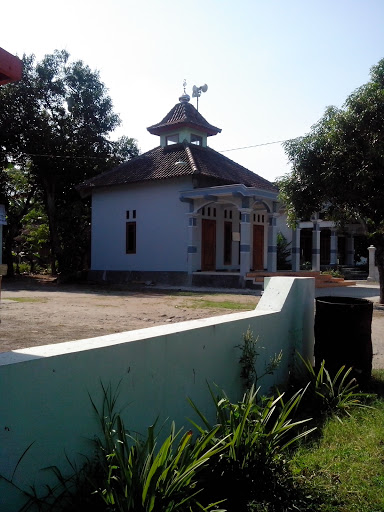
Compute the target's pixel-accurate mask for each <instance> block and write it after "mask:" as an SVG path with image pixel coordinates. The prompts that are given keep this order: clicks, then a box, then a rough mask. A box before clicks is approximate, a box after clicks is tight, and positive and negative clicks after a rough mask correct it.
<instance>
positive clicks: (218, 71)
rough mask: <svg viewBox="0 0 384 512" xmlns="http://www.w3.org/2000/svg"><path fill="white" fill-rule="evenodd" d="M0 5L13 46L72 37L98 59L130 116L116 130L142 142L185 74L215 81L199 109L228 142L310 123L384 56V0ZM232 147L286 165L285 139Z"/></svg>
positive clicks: (258, 161)
mask: <svg viewBox="0 0 384 512" xmlns="http://www.w3.org/2000/svg"><path fill="white" fill-rule="evenodd" d="M1 11H2V16H1V17H2V20H3V23H2V31H1V32H2V33H1V40H0V45H1V46H2V47H3V48H4V49H6V50H7V51H9V52H11V53H14V54H18V55H19V56H21V55H22V54H23V53H27V54H31V53H34V54H35V55H36V57H37V58H39V59H40V58H41V57H42V56H43V55H44V54H46V53H50V52H52V51H53V50H54V49H66V50H67V51H68V52H69V53H70V54H71V57H72V58H73V59H82V60H83V61H84V62H85V63H86V64H88V65H89V66H90V67H91V68H92V69H97V70H99V71H100V76H101V79H102V80H103V82H104V83H105V84H106V86H107V87H108V89H109V94H110V96H111V98H112V100H113V103H114V108H115V111H116V112H118V113H119V114H120V116H121V119H122V125H121V127H120V128H119V130H118V131H117V133H116V136H118V135H123V134H124V135H127V136H129V137H134V138H136V139H137V140H138V143H139V146H140V148H141V150H142V151H147V150H149V149H151V148H152V147H155V146H157V145H158V138H157V137H156V136H153V135H150V134H149V133H148V132H147V131H146V127H147V126H150V125H152V124H155V123H157V122H159V121H160V120H161V119H162V118H163V117H164V116H165V114H166V113H167V112H168V111H169V110H170V109H171V108H172V107H173V106H174V105H175V104H176V103H177V102H178V98H179V96H180V95H181V93H182V91H183V87H182V83H183V80H184V79H186V80H187V83H188V85H187V92H189V94H191V90H192V86H193V85H197V86H200V85H202V84H204V83H207V84H208V91H207V92H206V93H205V94H203V95H202V96H201V98H200V101H199V111H200V112H201V114H202V115H203V116H204V117H205V118H206V119H207V121H208V122H210V123H211V124H213V125H215V126H218V127H220V128H221V129H222V133H221V134H219V135H216V136H214V137H210V138H209V145H210V146H211V147H213V148H214V149H216V150H217V151H222V150H227V149H232V148H239V147H244V146H252V145H257V144H263V143H268V142H273V141H280V140H285V139H289V138H294V137H297V136H300V135H303V134H305V133H307V132H308V131H309V130H310V127H311V125H313V124H314V123H315V122H316V121H317V120H318V119H319V118H320V117H321V115H322V113H323V112H324V109H325V108H326V107H327V106H328V105H336V106H342V104H343V102H344V100H345V99H346V97H347V96H348V95H349V94H350V93H351V92H352V91H353V90H354V89H356V88H357V87H359V86H360V85H362V84H363V83H365V82H367V81H368V80H369V70H370V68H371V66H373V65H374V64H376V63H377V62H378V61H379V60H380V59H381V58H384V29H383V20H384V1H383V0H348V1H347V0H312V1H308V0H263V1H261V0H253V1H251V0H237V1H236V2H235V1H234V0H232V1H229V0H205V1H203V0H195V1H194V2H180V1H175V0H174V1H171V0H141V1H133V0H125V1H123V0H109V1H108V2H106V1H99V0H93V1H88V0H77V1H74V0H67V1H66V2H58V1H57V0H56V1H55V0H50V1H46V0H36V1H34V2H31V1H30V0H18V1H13V2H7V3H6V4H5V5H4V4H3V5H2V7H1ZM191 101H192V102H193V103H194V105H195V106H196V103H195V100H191ZM224 154H225V155H226V156H228V157H229V158H232V159H233V160H235V161H237V162H238V163H240V164H242V165H244V166H245V167H247V168H249V169H250V170H252V171H254V172H256V173H258V174H260V175H261V176H263V177H265V178H267V179H269V180H274V179H275V178H276V177H278V176H281V175H283V174H285V173H286V172H288V171H289V165H288V163H287V159H286V156H285V154H284V151H283V149H282V147H281V145H280V144H272V145H267V146H261V147H256V148H249V149H243V150H237V151H231V152H225V153H224Z"/></svg>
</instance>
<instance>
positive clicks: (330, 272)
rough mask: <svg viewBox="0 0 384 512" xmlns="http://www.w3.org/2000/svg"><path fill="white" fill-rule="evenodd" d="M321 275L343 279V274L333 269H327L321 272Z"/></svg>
mask: <svg viewBox="0 0 384 512" xmlns="http://www.w3.org/2000/svg"><path fill="white" fill-rule="evenodd" d="M321 274H326V275H329V276H332V277H343V274H342V273H341V272H340V270H337V269H334V268H327V270H323V271H322V272H321Z"/></svg>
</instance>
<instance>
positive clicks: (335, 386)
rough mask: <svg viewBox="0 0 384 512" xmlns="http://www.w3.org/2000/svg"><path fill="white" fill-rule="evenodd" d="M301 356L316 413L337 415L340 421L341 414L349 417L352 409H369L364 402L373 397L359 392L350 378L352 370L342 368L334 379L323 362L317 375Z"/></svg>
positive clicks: (308, 362) (312, 407)
mask: <svg viewBox="0 0 384 512" xmlns="http://www.w3.org/2000/svg"><path fill="white" fill-rule="evenodd" d="M299 356H300V358H301V360H302V361H303V363H304V370H305V373H306V377H309V388H308V395H309V399H310V400H311V409H312V410H313V411H314V412H315V411H317V413H318V414H326V415H329V414H335V415H336V416H337V418H338V419H339V420H340V418H339V416H338V414H339V413H345V414H347V415H349V414H350V413H349V411H350V410H351V409H352V408H356V407H369V406H368V405H366V404H364V403H363V402H362V400H363V399H364V400H365V399H368V398H370V397H372V396H373V395H371V394H368V393H362V392H360V391H358V385H357V383H356V380H355V379H354V378H350V377H349V375H350V373H351V371H352V368H349V369H347V370H346V369H345V366H342V367H341V368H340V369H339V371H338V372H337V373H336V375H335V376H334V377H333V378H332V377H331V376H330V374H329V372H328V371H327V369H326V368H325V361H322V363H321V365H320V368H319V370H318V372H317V373H316V371H315V369H314V368H313V366H312V364H311V363H310V361H306V360H304V359H303V358H302V357H301V355H300V354H299ZM340 421H341V420H340Z"/></svg>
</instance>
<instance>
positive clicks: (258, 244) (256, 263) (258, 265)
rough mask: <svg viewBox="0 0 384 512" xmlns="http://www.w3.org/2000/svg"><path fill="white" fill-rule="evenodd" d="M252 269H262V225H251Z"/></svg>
mask: <svg viewBox="0 0 384 512" xmlns="http://www.w3.org/2000/svg"><path fill="white" fill-rule="evenodd" d="M253 270H264V226H260V225H258V224H254V226H253Z"/></svg>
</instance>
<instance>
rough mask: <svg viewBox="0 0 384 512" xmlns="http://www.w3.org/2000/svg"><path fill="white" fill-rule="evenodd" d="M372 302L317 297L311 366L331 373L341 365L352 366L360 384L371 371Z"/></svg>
mask: <svg viewBox="0 0 384 512" xmlns="http://www.w3.org/2000/svg"><path fill="white" fill-rule="evenodd" d="M372 313H373V303H372V302H371V301H369V300H366V299H355V298H352V297H318V298H317V299H316V315H315V367H316V370H318V369H319V368H320V365H321V363H322V361H323V360H324V361H325V368H326V369H327V370H328V371H329V372H330V374H331V375H335V374H336V373H337V371H338V370H339V369H340V368H341V366H343V365H345V366H346V368H349V367H352V368H353V372H352V373H353V377H355V378H356V380H357V381H358V382H359V383H360V384H361V385H364V384H365V383H366V382H368V380H369V379H370V377H371V373H372V356H373V352H372V334H371V333H372Z"/></svg>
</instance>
